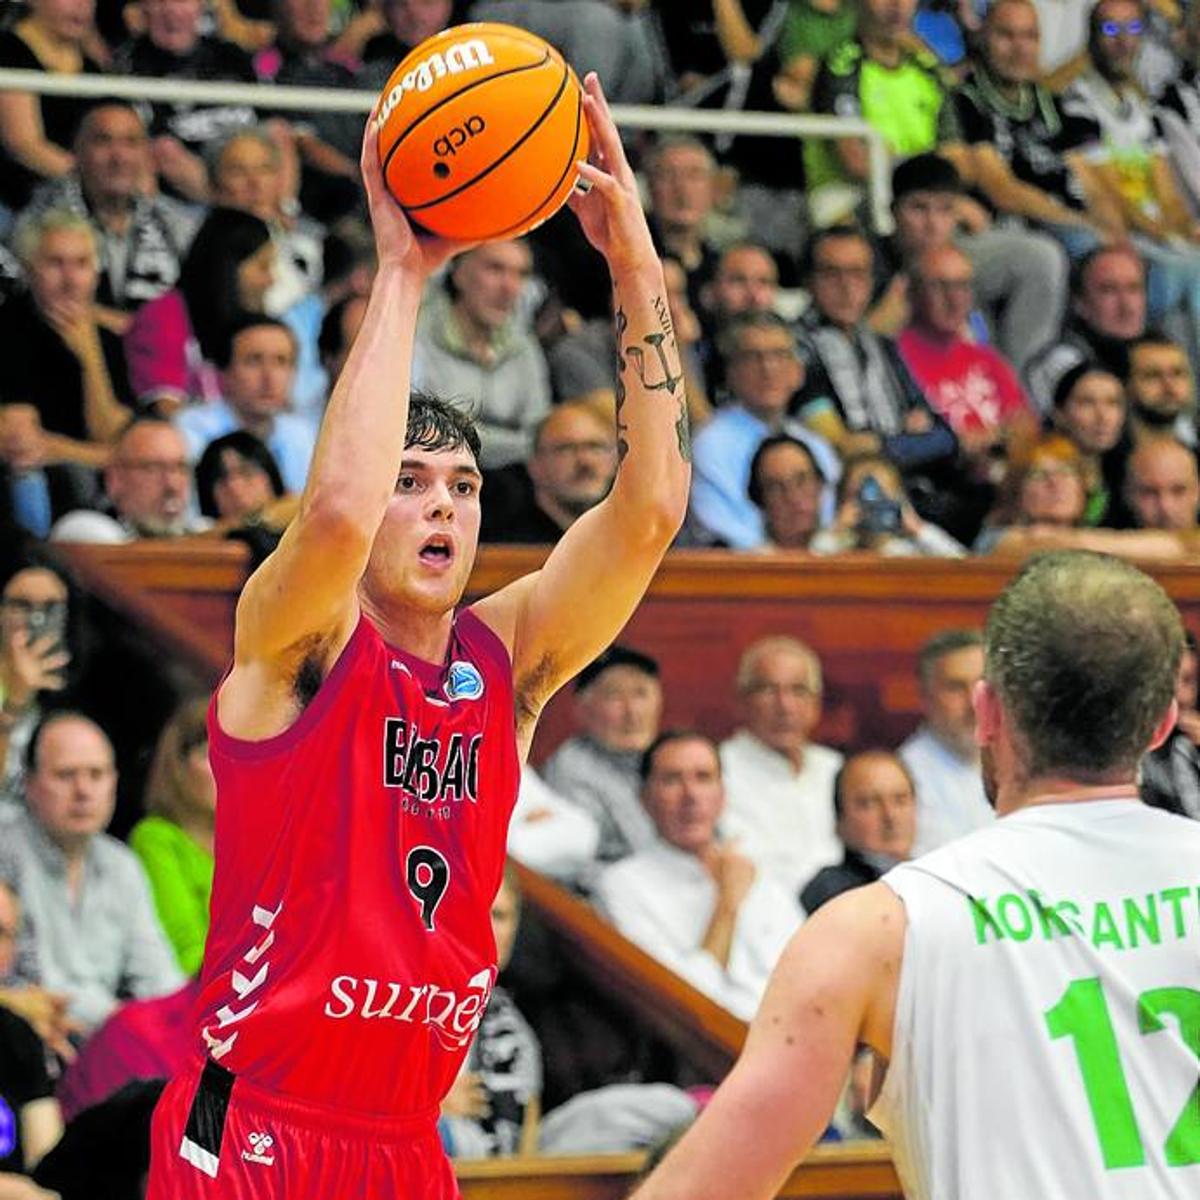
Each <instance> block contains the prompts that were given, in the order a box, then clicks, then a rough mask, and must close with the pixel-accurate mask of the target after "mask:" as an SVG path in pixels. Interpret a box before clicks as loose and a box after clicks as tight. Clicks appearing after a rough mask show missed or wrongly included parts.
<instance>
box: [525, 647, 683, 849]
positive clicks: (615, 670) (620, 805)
mask: <svg viewBox="0 0 1200 1200" xmlns="http://www.w3.org/2000/svg"><path fill="white" fill-rule="evenodd" d="M575 713H576V717H577V719H578V721H579V725H580V728H581V732H580V733H579V734H577V735H576V736H575V737H573V738H570V739H569V740H568V741H566V742H564V743H563V744H562V745H561V746H560V747H559V748H558V750H557V751H556V752H555V753H554V754H553V755H552V756H551V757H550V758H549V759H547V760H546V764H545V766H544V767H543V768H542V778H543V779H545V781H546V783H548V784H549V785H550V787H551V788H553V789H554V791H556V792H557V793H558V794H559V795H560V796H564V797H565V798H566V799H568V800H570V801H571V802H572V803H574V804H578V805H579V806H580V808H583V809H585V810H586V811H587V812H589V813H590V814H591V815H592V816H593V817H594V818H595V819H596V822H597V824H598V825H599V826H600V844H599V846H598V848H597V850H596V858H597V860H598V861H599V862H601V863H609V862H615V861H616V860H617V859H619V858H624V857H625V856H626V855H628V854H633V853H634V852H636V851H638V850H644V849H646V848H647V847H648V846H651V845H653V844H654V843H655V841H656V840H657V834H656V832H655V829H654V822H653V821H652V820H651V819H650V816H649V814H648V813H647V812H646V809H645V807H644V806H643V804H642V801H641V797H640V792H641V779H640V776H639V774H638V769H639V765H640V762H641V757H642V754H643V753H644V752H645V750H646V748H647V747H648V746H649V745H650V743H651V742H653V741H654V739H655V738H656V737H657V736H658V727H659V721H660V719H661V718H662V685H661V684H660V683H659V681H658V663H656V662H655V661H654V659H652V658H651V657H650V656H649V655H648V654H642V653H640V652H639V651H637V650H633V649H630V648H629V647H627V646H619V645H616V646H610V647H609V648H608V649H607V650H606V651H605V652H604V653H603V654H601V655H600V657H599V658H597V659H596V660H595V661H594V662H592V663H591V664H590V665H588V666H587V667H585V668H584V669H583V670H582V671H580V672H579V675H578V676H577V678H576V680H575Z"/></svg>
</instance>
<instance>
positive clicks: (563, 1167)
mask: <svg viewBox="0 0 1200 1200" xmlns="http://www.w3.org/2000/svg"><path fill="white" fill-rule="evenodd" d="M643 1161H644V1157H643V1155H641V1154H621V1155H601V1156H596V1157H589V1158H508V1159H489V1160H487V1161H485V1162H462V1163H458V1164H456V1171H457V1174H458V1181H459V1183H460V1185H461V1186H462V1194H463V1200H623V1197H625V1196H628V1195H629V1192H630V1190H631V1189H632V1187H633V1185H634V1182H635V1180H636V1179H637V1177H638V1173H639V1172H640V1171H641V1169H642V1164H643ZM801 1198H803V1200H902V1196H901V1192H900V1184H899V1181H898V1180H897V1178H896V1172H895V1169H894V1168H893V1167H892V1162H891V1158H890V1157H889V1155H888V1152H887V1148H886V1147H885V1146H883V1145H881V1144H876V1143H871V1142H857V1143H853V1144H851V1143H846V1144H844V1145H840V1146H818V1147H817V1148H816V1149H815V1150H813V1151H812V1153H811V1154H810V1155H809V1156H808V1158H807V1159H805V1161H804V1162H803V1163H801V1165H800V1166H798V1167H797V1168H796V1169H795V1171H793V1172H792V1175H791V1178H790V1179H789V1180H788V1181H787V1183H786V1184H785V1185H784V1186H783V1189H782V1190H781V1191H780V1193H779V1200H801Z"/></svg>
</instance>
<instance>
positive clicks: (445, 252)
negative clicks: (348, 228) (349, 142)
mask: <svg viewBox="0 0 1200 1200" xmlns="http://www.w3.org/2000/svg"><path fill="white" fill-rule="evenodd" d="M359 164H360V166H361V168H362V177H363V187H365V188H366V192H367V205H368V207H369V208H370V210H371V227H372V228H373V229H374V231H375V249H376V253H377V254H378V255H379V265H380V266H383V265H384V264H385V263H391V264H393V265H395V266H399V267H403V268H405V269H406V270H410V271H416V272H418V273H419V274H420V275H421V276H422V277H425V276H429V275H432V274H433V272H434V271H436V270H437V269H438V267H440V266H441V265H442V263H444V262H445V261H446V260H447V259H448V258H453V257H454V255H456V254H461V253H462V252H463V251H464V250H469V249H470V248H471V246H472V245H474V243H471V242H452V241H448V240H446V239H445V238H437V237H432V236H430V235H428V234H423V233H418V232H417V231H416V229H414V228H413V225H412V223H411V222H410V221H409V219H408V217H406V216H405V214H404V210H403V209H402V208H401V207H400V205H399V204H397V203H396V201H395V200H394V199H392V196H391V193H389V192H388V190H387V185H386V183H385V182H384V178H383V164H382V163H381V162H380V161H379V125H378V123H377V122H376V120H375V117H374V115H372V116H371V118H370V119H369V120H368V121H367V127H366V129H365V130H364V131H363V144H362V155H361V157H360V159H359Z"/></svg>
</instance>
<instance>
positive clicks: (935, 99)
mask: <svg viewBox="0 0 1200 1200" xmlns="http://www.w3.org/2000/svg"><path fill="white" fill-rule="evenodd" d="M947 94H948V89H947V87H946V85H945V84H944V83H943V81H942V78H941V75H940V72H939V67H938V61H937V59H936V58H935V57H934V56H933V55H932V54H929V53H927V52H925V51H911V50H906V51H904V52H903V53H902V54H901V55H900V56H899V60H898V62H897V63H896V65H895V66H885V65H884V64H883V63H880V62H877V61H876V60H875V59H873V58H870V57H868V55H867V53H866V51H865V50H864V48H863V45H862V43H861V42H859V41H857V40H849V41H846V42H843V43H842V44H841V45H840V46H839V47H838V48H837V49H836V50H834V52H833V53H832V54H831V55H829V57H828V58H827V59H826V61H825V67H824V70H822V72H821V74H820V75H819V76H818V78H817V83H816V88H815V91H814V94H813V111H814V112H826V113H833V114H834V115H836V116H839V117H862V118H863V119H864V120H866V121H868V122H870V124H871V125H873V126H874V127H875V128H876V129H877V130H878V131H879V133H880V134H881V135H882V137H883V140H884V141H885V142H886V143H887V146H888V149H889V150H891V152H892V153H893V154H895V155H897V156H898V157H901V158H908V157H910V156H911V155H913V154H923V153H925V152H927V151H930V150H933V149H935V148H936V146H937V144H938V127H939V118H940V115H941V111H942V106H943V104H944V103H945V100H946V97H947ZM838 149H839V148H838V144H837V143H834V142H829V141H810V142H808V143H806V144H805V147H804V165H805V171H806V173H807V174H806V177H807V179H808V184H809V187H810V189H815V188H818V187H821V186H825V185H828V184H830V183H843V182H852V181H853V179H852V176H851V174H850V173H849V172H848V171H847V169H846V164H845V162H844V160H843V157H842V156H841V155H840V154H839V152H838Z"/></svg>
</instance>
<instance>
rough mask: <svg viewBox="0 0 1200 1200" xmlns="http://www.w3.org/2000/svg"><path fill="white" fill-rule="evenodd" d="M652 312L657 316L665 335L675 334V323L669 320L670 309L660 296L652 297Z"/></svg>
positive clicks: (671, 335) (672, 335)
mask: <svg viewBox="0 0 1200 1200" xmlns="http://www.w3.org/2000/svg"><path fill="white" fill-rule="evenodd" d="M654 312H655V314H656V315H657V316H658V323H659V324H660V325H661V326H662V331H663V333H665V334H666V335H667V337H672V338H673V337H674V336H675V325H674V323H673V322H672V321H671V310H670V309H669V308H668V307H667V302H666V301H665V300H664V299H663V298H662V297H661V296H655V297H654Z"/></svg>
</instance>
